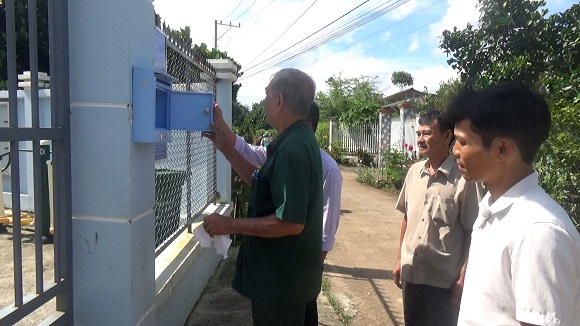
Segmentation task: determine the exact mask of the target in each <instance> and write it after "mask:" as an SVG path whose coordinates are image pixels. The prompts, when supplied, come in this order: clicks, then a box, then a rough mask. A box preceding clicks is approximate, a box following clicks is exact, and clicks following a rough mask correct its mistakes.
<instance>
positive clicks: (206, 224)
mask: <svg viewBox="0 0 580 326" xmlns="http://www.w3.org/2000/svg"><path fill="white" fill-rule="evenodd" d="M232 223H233V218H231V217H228V216H224V215H220V214H211V215H208V216H206V217H205V218H204V219H203V229H204V230H205V232H207V234H209V236H210V237H212V238H213V236H214V235H224V234H230V233H232V231H231V229H232Z"/></svg>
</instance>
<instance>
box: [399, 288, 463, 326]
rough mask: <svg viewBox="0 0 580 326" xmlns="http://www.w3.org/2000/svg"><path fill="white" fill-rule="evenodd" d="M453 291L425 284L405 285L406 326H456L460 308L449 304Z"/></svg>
mask: <svg viewBox="0 0 580 326" xmlns="http://www.w3.org/2000/svg"><path fill="white" fill-rule="evenodd" d="M450 298H451V290H450V289H443V288H438V287H434V286H430V285H424V284H413V283H409V282H404V283H403V308H404V315H405V325H406V326H455V325H457V317H458V316H459V307H454V306H452V305H450V304H449V299H450Z"/></svg>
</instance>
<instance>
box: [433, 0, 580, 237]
mask: <svg viewBox="0 0 580 326" xmlns="http://www.w3.org/2000/svg"><path fill="white" fill-rule="evenodd" d="M544 4H545V1H525V0H510V1H499V2H498V1H494V0H479V7H480V11H481V16H480V20H479V27H478V28H474V27H473V26H468V27H467V28H466V29H465V30H457V29H454V30H453V31H444V32H443V37H442V41H441V45H440V47H441V48H442V49H443V50H445V52H446V53H447V54H448V55H450V56H451V58H450V59H449V60H448V63H449V64H450V65H451V66H452V67H453V68H454V69H456V70H458V71H459V72H460V74H461V80H462V81H463V82H465V83H467V84H469V85H474V86H475V87H476V88H481V87H487V86H490V85H492V84H495V83H497V82H499V81H502V80H508V79H515V80H521V81H523V82H524V83H526V84H528V85H531V86H532V87H534V88H535V89H536V90H537V91H539V92H541V93H544V94H545V95H546V98H547V99H548V104H549V105H550V110H551V113H552V130H551V133H550V136H549V138H548V140H547V141H546V143H545V144H544V145H543V146H542V147H541V148H540V152H539V153H538V156H537V162H535V165H534V167H535V169H536V170H537V171H538V173H539V176H540V181H541V185H542V187H543V188H544V189H546V191H547V192H548V193H549V194H550V196H552V197H553V198H554V199H555V200H556V201H558V203H560V204H561V205H562V206H563V207H564V208H565V209H566V210H567V212H568V213H569V214H570V216H571V217H572V219H574V220H575V223H576V225H577V226H578V225H580V224H579V223H580V191H579V189H580V180H579V178H578V175H579V173H578V170H579V169H580V167H579V166H580V164H579V163H580V147H578V145H577V144H578V143H579V140H580V134H579V133H580V119H578V114H579V113H580V99H579V95H578V94H579V93H580V56H579V55H578V53H580V37H579V35H580V33H579V32H580V31H579V24H580V4H574V5H573V6H572V7H570V8H569V9H568V10H566V11H565V12H563V13H557V14H554V15H551V16H549V17H546V15H547V11H546V9H540V8H542V7H543V6H544ZM441 97H443V95H442V96H441Z"/></svg>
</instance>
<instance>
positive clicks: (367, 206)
mask: <svg viewBox="0 0 580 326" xmlns="http://www.w3.org/2000/svg"><path fill="white" fill-rule="evenodd" d="M341 171H342V175H343V179H344V181H343V188H342V204H341V208H342V214H341V220H340V226H339V228H338V233H337V238H336V243H335V246H334V250H333V251H331V252H330V253H329V254H328V256H327V259H326V264H325V272H324V275H325V277H326V279H327V280H328V282H329V284H330V294H331V296H332V297H334V298H336V299H337V301H339V303H340V305H341V306H342V307H343V308H344V310H345V311H346V313H347V314H349V315H351V316H352V319H350V323H349V324H350V325H365V326H366V325H380V326H383V325H385V326H388V325H403V324H404V323H403V319H402V300H401V291H400V290H399V289H398V288H397V287H396V286H395V285H394V283H393V281H392V276H391V269H392V268H393V266H394V265H395V260H396V256H397V250H398V243H399V234H400V227H401V219H402V215H401V213H399V212H398V211H396V210H395V209H394V206H395V202H396V199H397V195H396V194H391V193H386V192H384V191H381V190H379V189H374V188H372V187H370V186H368V185H364V184H360V183H358V182H356V180H355V178H356V168H346V167H341ZM23 233H24V235H23V237H24V240H23V257H26V258H27V259H26V260H25V262H24V264H23V265H24V268H23V272H24V275H25V276H27V277H25V293H28V292H29V291H32V289H33V288H34V278H33V276H34V275H35V274H34V245H33V243H32V237H33V234H32V232H30V231H29V230H24V231H23ZM11 240H12V235H11V232H8V233H6V234H0V263H1V264H0V265H1V266H3V273H0V275H1V276H0V284H4V285H5V284H8V285H10V286H8V285H7V286H0V298H1V300H0V307H4V306H5V305H7V304H10V300H13V288H12V287H11V285H12V278H13V275H12V272H11V271H12V265H11V264H12V244H11V242H12V241H11ZM52 248H53V246H52V245H45V246H43V251H44V260H45V262H46V261H47V260H50V259H52ZM236 255H237V248H231V249H230V255H229V257H228V259H226V260H224V261H222V263H220V266H219V267H218V270H217V271H216V274H215V275H214V277H213V278H212V280H210V283H209V284H208V286H207V288H206V289H205V291H204V294H203V295H202V297H201V298H200V300H199V302H198V304H197V305H196V307H195V308H194V309H193V311H192V312H191V314H190V316H189V320H188V321H187V323H186V325H190V326H193V325H200V326H201V325H204V326H205V325H236V326H242V325H251V309H250V304H249V301H248V300H247V299H245V298H243V297H241V296H240V295H239V294H237V293H236V292H235V291H234V290H233V289H232V288H231V286H230V284H231V280H232V277H233V273H234V270H235V257H236ZM47 265H48V266H51V264H47ZM44 272H45V275H44V276H45V279H48V278H50V277H52V275H53V274H52V273H53V272H52V270H45V271H44ZM53 305H54V303H51V304H50V305H49V307H46V308H47V310H48V311H54V306H53ZM318 305H319V325H324V326H339V325H342V324H344V323H342V322H340V321H339V319H338V317H337V313H336V312H335V311H334V309H333V308H332V307H331V306H330V304H329V302H328V300H327V298H326V297H325V296H324V295H323V294H321V295H319V298H318ZM43 312H44V313H46V311H43ZM30 317H31V318H30V320H28V321H23V322H22V323H20V324H19V325H36V324H37V321H38V320H42V318H40V319H38V316H30Z"/></svg>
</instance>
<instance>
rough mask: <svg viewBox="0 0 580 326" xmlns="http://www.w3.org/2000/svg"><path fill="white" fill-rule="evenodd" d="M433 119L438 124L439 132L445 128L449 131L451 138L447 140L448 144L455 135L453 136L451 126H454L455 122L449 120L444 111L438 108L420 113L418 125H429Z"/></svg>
mask: <svg viewBox="0 0 580 326" xmlns="http://www.w3.org/2000/svg"><path fill="white" fill-rule="evenodd" d="M433 121H437V124H438V125H439V132H440V133H444V132H446V131H447V130H450V131H451V135H452V136H451V140H450V141H449V146H451V144H452V143H453V140H454V139H455V136H453V128H454V127H455V123H454V122H453V121H451V120H450V119H449V118H448V117H447V116H446V115H445V113H443V112H441V111H439V110H430V111H429V112H427V113H425V114H424V115H421V117H420V118H419V125H420V126H427V125H430V124H431V123H432V122H433Z"/></svg>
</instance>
